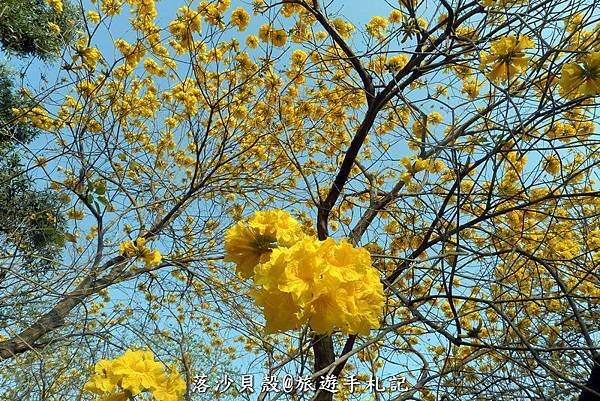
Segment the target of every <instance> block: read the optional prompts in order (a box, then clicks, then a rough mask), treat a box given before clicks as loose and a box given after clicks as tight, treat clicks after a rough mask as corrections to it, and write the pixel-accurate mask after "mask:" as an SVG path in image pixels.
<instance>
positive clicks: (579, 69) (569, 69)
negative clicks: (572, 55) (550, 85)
mask: <svg viewBox="0 0 600 401" xmlns="http://www.w3.org/2000/svg"><path fill="white" fill-rule="evenodd" d="M559 84H560V90H561V93H562V95H563V96H567V97H576V96H579V95H587V96H595V95H598V94H600V51H598V52H590V53H587V54H586V55H585V56H583V57H582V58H581V64H578V63H567V64H565V65H563V67H562V74H561V77H560V81H559Z"/></svg>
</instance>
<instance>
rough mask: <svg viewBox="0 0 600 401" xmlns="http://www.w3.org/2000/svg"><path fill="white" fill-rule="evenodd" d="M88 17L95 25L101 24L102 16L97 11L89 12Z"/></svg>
mask: <svg viewBox="0 0 600 401" xmlns="http://www.w3.org/2000/svg"><path fill="white" fill-rule="evenodd" d="M87 17H88V19H89V20H90V21H91V22H92V23H93V24H97V23H98V22H100V14H98V13H97V12H96V11H92V10H90V11H88V12H87Z"/></svg>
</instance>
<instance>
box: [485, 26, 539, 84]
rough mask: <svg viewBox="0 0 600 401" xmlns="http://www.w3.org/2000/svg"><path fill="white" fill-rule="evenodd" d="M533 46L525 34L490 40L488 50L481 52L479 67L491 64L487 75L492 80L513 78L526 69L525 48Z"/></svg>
mask: <svg viewBox="0 0 600 401" xmlns="http://www.w3.org/2000/svg"><path fill="white" fill-rule="evenodd" d="M533 46H534V42H533V40H531V39H530V38H529V37H527V36H507V37H504V38H500V39H497V40H495V41H493V42H492V45H491V49H490V51H489V52H482V53H481V67H482V68H486V67H487V66H491V70H490V71H488V72H487V74H486V75H487V77H488V78H490V79H491V80H492V81H505V80H507V79H510V78H514V77H515V76H516V75H517V74H519V73H521V72H523V71H525V70H526V69H527V64H528V62H529V57H527V56H526V55H525V53H524V50H525V49H530V48H532V47H533Z"/></svg>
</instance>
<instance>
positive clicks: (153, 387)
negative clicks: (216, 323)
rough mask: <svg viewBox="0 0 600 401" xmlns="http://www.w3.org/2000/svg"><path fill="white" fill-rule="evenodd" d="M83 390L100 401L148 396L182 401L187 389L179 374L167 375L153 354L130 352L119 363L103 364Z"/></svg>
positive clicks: (105, 361) (103, 360)
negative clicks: (148, 393) (150, 394)
mask: <svg viewBox="0 0 600 401" xmlns="http://www.w3.org/2000/svg"><path fill="white" fill-rule="evenodd" d="M83 388H84V390H87V391H90V392H92V393H95V394H97V395H100V396H101V397H100V398H98V399H97V400H99V401H100V400H101V401H108V400H110V401H126V400H130V399H133V397H134V396H136V395H138V394H140V393H144V392H150V393H152V396H153V397H154V398H153V399H155V400H157V401H179V400H182V399H183V394H184V393H185V388H186V386H185V381H184V380H183V379H182V378H181V376H180V375H179V373H178V372H177V370H173V371H172V372H171V373H170V374H167V373H166V372H165V368H164V366H163V365H162V364H161V363H159V362H157V361H155V360H154V355H153V354H152V352H150V351H141V350H140V351H132V350H127V351H126V352H125V353H124V354H123V355H121V356H119V357H117V358H115V359H112V360H108V359H102V360H100V361H99V362H98V363H97V364H96V366H95V367H94V374H93V376H92V377H91V378H90V380H89V381H88V382H87V383H86V384H85V386H84V387H83Z"/></svg>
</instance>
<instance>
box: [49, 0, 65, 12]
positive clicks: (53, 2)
mask: <svg viewBox="0 0 600 401" xmlns="http://www.w3.org/2000/svg"><path fill="white" fill-rule="evenodd" d="M46 3H48V5H49V6H50V7H51V8H52V9H53V10H54V11H55V12H57V13H62V11H63V8H64V7H63V1H62V0H46Z"/></svg>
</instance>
